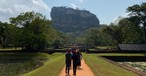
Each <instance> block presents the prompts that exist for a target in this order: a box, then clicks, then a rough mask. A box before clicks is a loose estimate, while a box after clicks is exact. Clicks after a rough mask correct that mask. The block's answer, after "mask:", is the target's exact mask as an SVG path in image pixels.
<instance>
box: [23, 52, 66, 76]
mask: <svg viewBox="0 0 146 76" xmlns="http://www.w3.org/2000/svg"><path fill="white" fill-rule="evenodd" d="M50 58H51V59H50V60H48V61H46V62H45V64H44V65H43V66H41V67H40V68H38V69H36V70H33V71H31V72H29V73H26V74H24V75H23V76H58V75H59V73H60V71H61V70H62V68H63V67H64V65H65V63H64V54H62V53H54V54H53V55H51V56H50Z"/></svg>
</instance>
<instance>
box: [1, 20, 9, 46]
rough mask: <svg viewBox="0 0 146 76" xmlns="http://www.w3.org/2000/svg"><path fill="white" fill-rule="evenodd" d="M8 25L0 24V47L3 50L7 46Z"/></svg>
mask: <svg viewBox="0 0 146 76" xmlns="http://www.w3.org/2000/svg"><path fill="white" fill-rule="evenodd" d="M8 26H9V24H8V23H3V22H0V45H1V46H2V47H3V48H5V47H6V46H7V41H8V39H7V35H8V34H7V31H8Z"/></svg>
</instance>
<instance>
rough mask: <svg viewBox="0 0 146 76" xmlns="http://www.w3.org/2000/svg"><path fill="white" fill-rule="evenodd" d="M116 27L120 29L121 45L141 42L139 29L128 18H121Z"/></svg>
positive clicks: (141, 36)
mask: <svg viewBox="0 0 146 76" xmlns="http://www.w3.org/2000/svg"><path fill="white" fill-rule="evenodd" d="M118 26H119V27H121V33H122V36H123V41H122V42H123V43H142V42H143V34H142V31H141V27H140V26H137V22H135V23H133V21H131V20H130V19H129V18H123V19H121V20H120V21H119V23H118Z"/></svg>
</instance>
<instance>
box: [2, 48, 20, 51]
mask: <svg viewBox="0 0 146 76" xmlns="http://www.w3.org/2000/svg"><path fill="white" fill-rule="evenodd" d="M13 50H22V48H20V47H18V48H1V47H0V51H13Z"/></svg>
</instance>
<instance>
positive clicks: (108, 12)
mask: <svg viewBox="0 0 146 76" xmlns="http://www.w3.org/2000/svg"><path fill="white" fill-rule="evenodd" d="M43 1H44V2H45V3H46V4H47V5H48V6H49V7H50V8H52V7H54V6H68V7H73V8H75V7H78V8H79V9H86V10H89V11H90V12H92V13H94V14H95V15H96V16H97V17H98V18H99V20H100V23H101V24H109V23H111V22H113V21H114V20H116V19H117V18H118V17H119V16H126V9H127V7H129V6H132V5H134V4H141V3H142V2H146V0H43Z"/></svg>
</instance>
